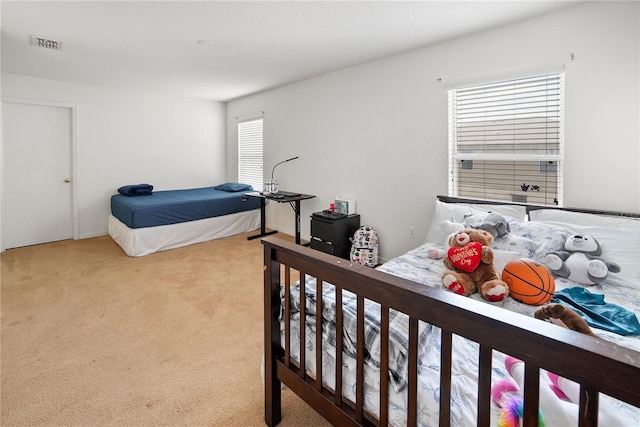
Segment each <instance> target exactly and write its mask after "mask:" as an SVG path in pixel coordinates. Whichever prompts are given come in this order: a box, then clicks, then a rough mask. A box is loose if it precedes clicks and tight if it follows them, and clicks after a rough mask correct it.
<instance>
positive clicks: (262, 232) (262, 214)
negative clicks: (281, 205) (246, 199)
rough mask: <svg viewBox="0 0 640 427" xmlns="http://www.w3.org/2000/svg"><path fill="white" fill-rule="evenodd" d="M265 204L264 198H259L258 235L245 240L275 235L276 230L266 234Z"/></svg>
mask: <svg viewBox="0 0 640 427" xmlns="http://www.w3.org/2000/svg"><path fill="white" fill-rule="evenodd" d="M266 211H267V202H266V201H265V199H264V198H260V234H256V235H253V236H249V237H247V240H253V239H257V238H259V237H264V236H269V235H271V234H276V233H277V232H278V230H272V231H269V232H268V233H267V229H266V222H267V214H266Z"/></svg>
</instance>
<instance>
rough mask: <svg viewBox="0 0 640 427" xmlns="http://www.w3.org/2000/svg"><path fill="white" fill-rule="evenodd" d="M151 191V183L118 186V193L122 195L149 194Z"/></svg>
mask: <svg viewBox="0 0 640 427" xmlns="http://www.w3.org/2000/svg"><path fill="white" fill-rule="evenodd" d="M152 192H153V185H151V184H136V185H125V186H123V187H120V188H118V193H120V194H122V195H123V196H150V195H151V193H152Z"/></svg>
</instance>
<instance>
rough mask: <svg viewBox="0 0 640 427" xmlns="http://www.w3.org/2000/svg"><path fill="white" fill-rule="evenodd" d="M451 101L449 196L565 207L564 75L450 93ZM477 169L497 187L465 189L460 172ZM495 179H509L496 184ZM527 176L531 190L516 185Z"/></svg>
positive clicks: (555, 73) (533, 76) (454, 89)
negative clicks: (476, 190)
mask: <svg viewBox="0 0 640 427" xmlns="http://www.w3.org/2000/svg"><path fill="white" fill-rule="evenodd" d="M447 96H448V161H449V165H448V194H449V196H452V197H472V198H479V199H490V200H501V201H507V202H529V203H537V204H544V205H558V206H562V203H563V191H562V182H563V165H564V120H565V117H564V71H553V72H545V73H538V74H530V75H526V76H520V77H515V78H508V79H501V80H493V81H491V82H483V83H477V84H471V85H466V86H458V87H449V88H447ZM532 123H533V124H532ZM525 128H526V129H525ZM549 129H551V130H549ZM494 132H495V136H494ZM545 132H547V134H545ZM532 135H533V136H532ZM464 162H468V163H466V164H465V163H464ZM474 162H476V165H474ZM470 165H471V166H470ZM509 165H510V167H511V168H512V172H511V173H510V174H509V172H508V171H506V169H507V167H508V166H509ZM549 165H551V166H549ZM474 166H477V167H476V169H477V170H476V172H475V174H476V175H481V174H482V175H483V176H489V175H494V176H493V177H491V178H487V181H488V182H491V181H493V182H492V184H491V185H493V184H495V185H496V187H491V186H490V187H486V186H485V184H486V183H485V182H484V181H483V183H482V184H481V185H482V186H480V185H477V186H476V189H479V188H482V189H483V190H482V191H478V193H482V194H480V195H479V194H474V193H472V192H471V191H472V189H473V184H472V185H468V186H467V187H466V188H464V187H465V185H466V184H465V183H463V182H462V181H464V180H463V179H462V178H461V177H462V175H463V172H462V171H463V170H471V169H473V168H474ZM536 169H537V172H536ZM501 174H502V175H501ZM466 175H467V176H469V175H472V174H470V173H469V172H466ZM509 175H511V178H509ZM549 175H555V177H554V178H553V181H551V180H549V179H548V176H549ZM497 176H501V177H502V176H504V177H505V179H504V180H501V181H500V182H499V184H496V183H497V182H498V178H497ZM523 176H526V177H529V178H528V179H527V180H530V182H529V184H527V182H517V181H518V178H521V179H522V177H523ZM536 178H537V181H536ZM524 181H526V180H524ZM536 182H537V183H538V184H542V183H543V184H544V185H538V184H536ZM505 183H506V184H505ZM498 187H502V188H498ZM525 188H526V190H525ZM542 188H544V191H542V192H540V191H541V189H542ZM534 190H535V191H537V192H538V193H532V191H534ZM528 195H531V196H532V197H527V196H528ZM548 195H551V196H548ZM509 196H510V197H509ZM529 198H531V199H533V200H534V201H533V202H531V201H529V200H528V199H529ZM540 199H542V201H540Z"/></svg>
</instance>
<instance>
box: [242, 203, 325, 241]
mask: <svg viewBox="0 0 640 427" xmlns="http://www.w3.org/2000/svg"><path fill="white" fill-rule="evenodd" d="M246 195H247V196H249V197H259V198H260V234H256V235H254V236H249V237H247V240H253V239H257V238H259V237H264V236H268V235H270V234H275V233H277V232H278V230H272V231H266V229H265V222H266V213H265V212H266V207H267V200H273V201H274V202H278V203H289V205H291V207H292V208H293V211H294V212H295V215H296V244H298V245H299V244H300V200H307V199H313V198H314V197H316V196H312V195H311V194H302V193H292V192H290V191H279V192H277V193H272V194H262V193H258V192H253V193H246Z"/></svg>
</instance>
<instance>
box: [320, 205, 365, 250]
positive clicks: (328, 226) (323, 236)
mask: <svg viewBox="0 0 640 427" xmlns="http://www.w3.org/2000/svg"><path fill="white" fill-rule="evenodd" d="M359 227H360V215H357V214H353V215H340V214H331V213H325V212H315V213H313V214H311V243H310V246H311V248H313V249H317V250H319V251H322V252H326V253H328V254H331V255H335V256H338V257H340V258H344V259H349V255H350V252H351V242H350V241H349V238H351V237H353V233H355V232H356V230H357V229H358V228H359Z"/></svg>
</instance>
